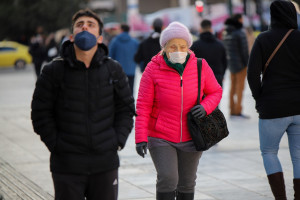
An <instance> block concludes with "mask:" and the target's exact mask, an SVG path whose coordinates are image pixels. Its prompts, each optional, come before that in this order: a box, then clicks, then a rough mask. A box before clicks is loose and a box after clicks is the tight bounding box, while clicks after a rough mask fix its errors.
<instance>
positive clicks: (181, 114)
mask: <svg viewBox="0 0 300 200" xmlns="http://www.w3.org/2000/svg"><path fill="white" fill-rule="evenodd" d="M180 87H181V113H180V142H182V116H183V85H182V76H180Z"/></svg>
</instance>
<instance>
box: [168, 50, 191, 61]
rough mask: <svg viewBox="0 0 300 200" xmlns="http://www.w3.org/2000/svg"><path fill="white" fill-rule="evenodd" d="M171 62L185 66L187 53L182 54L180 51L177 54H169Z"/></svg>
mask: <svg viewBox="0 0 300 200" xmlns="http://www.w3.org/2000/svg"><path fill="white" fill-rule="evenodd" d="M169 56H170V58H169V60H170V61H171V62H172V63H180V64H183V63H184V62H185V59H186V56H187V52H180V51H177V52H172V53H171V52H170V53H169Z"/></svg>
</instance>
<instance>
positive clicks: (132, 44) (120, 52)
mask: <svg viewBox="0 0 300 200" xmlns="http://www.w3.org/2000/svg"><path fill="white" fill-rule="evenodd" d="M121 30H122V33H121V34H119V35H117V36H115V37H114V38H113V39H112V41H111V42H110V44H109V56H110V57H111V58H112V59H115V60H117V61H118V62H119V63H120V64H121V66H122V67H123V69H124V71H125V73H126V75H127V77H128V79H129V85H130V88H131V91H132V94H133V84H134V77H135V68H136V63H135V61H134V55H135V53H136V51H137V49H138V45H139V42H138V41H137V40H136V39H134V38H132V37H131V36H130V35H129V31H130V27H129V26H128V25H127V24H121Z"/></svg>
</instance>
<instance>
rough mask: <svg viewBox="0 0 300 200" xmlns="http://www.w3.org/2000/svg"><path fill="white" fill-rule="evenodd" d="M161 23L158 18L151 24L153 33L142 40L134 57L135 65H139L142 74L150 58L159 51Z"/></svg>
mask: <svg viewBox="0 0 300 200" xmlns="http://www.w3.org/2000/svg"><path fill="white" fill-rule="evenodd" d="M162 27H163V21H162V20H161V19H160V18H156V19H155V20H154V21H153V23H152V28H153V29H154V32H153V33H151V34H150V36H149V37H148V38H146V39H145V40H143V41H142V42H141V43H140V45H139V48H138V50H137V52H136V54H135V56H134V60H135V62H136V63H140V68H141V71H142V72H144V71H145V68H146V66H147V64H148V63H149V62H150V61H151V58H152V57H153V56H155V55H156V54H157V53H158V52H159V51H160V50H161V46H160V44H159V38H160V33H161V31H162Z"/></svg>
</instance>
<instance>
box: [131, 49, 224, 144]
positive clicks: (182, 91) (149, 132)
mask: <svg viewBox="0 0 300 200" xmlns="http://www.w3.org/2000/svg"><path fill="white" fill-rule="evenodd" d="M189 53H190V58H189V60H188V62H187V64H186V67H185V69H184V72H183V75H182V77H181V76H180V74H179V73H178V72H177V71H176V70H175V69H173V68H171V67H169V66H168V65H167V64H166V62H165V61H164V58H163V56H162V55H160V53H159V54H157V55H156V56H154V57H153V58H152V60H151V61H150V62H149V64H148V65H147V67H146V70H145V71H144V73H143V76H142V79H141V83H140V88H139V94H138V99H137V106H136V109H137V115H138V116H137V117H136V122H135V142H136V143H140V142H148V136H149V137H156V138H161V139H165V140H168V141H171V142H175V143H179V142H186V141H189V140H191V139H192V138H191V135H190V133H189V131H188V127H187V113H188V112H189V111H190V110H191V108H192V107H193V106H195V105H196V103H197V92H198V72H197V58H196V57H195V54H194V53H193V52H192V51H190V52H189ZM203 94H205V96H206V97H205V99H203V100H202V101H200V104H201V105H203V107H204V109H205V111H206V112H207V114H210V113H211V112H212V111H213V110H214V109H215V108H216V107H217V105H218V104H219V102H220V100H221V98H222V88H221V86H220V85H219V84H218V82H217V80H216V78H215V76H214V74H213V71H212V70H211V68H210V67H209V65H208V64H207V62H206V61H205V60H204V59H202V72H201V99H202V96H203Z"/></svg>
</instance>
